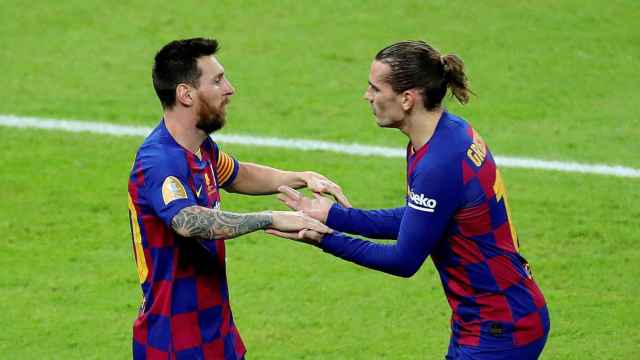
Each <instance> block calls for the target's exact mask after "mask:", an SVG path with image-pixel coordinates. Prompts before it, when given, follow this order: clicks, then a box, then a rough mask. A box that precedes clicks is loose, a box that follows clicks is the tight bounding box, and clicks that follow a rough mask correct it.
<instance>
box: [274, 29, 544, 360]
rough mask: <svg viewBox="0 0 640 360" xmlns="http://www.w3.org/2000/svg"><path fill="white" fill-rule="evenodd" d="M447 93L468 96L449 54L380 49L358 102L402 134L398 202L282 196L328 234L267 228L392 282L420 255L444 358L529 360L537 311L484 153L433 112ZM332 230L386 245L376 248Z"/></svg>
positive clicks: (412, 44) (539, 345)
mask: <svg viewBox="0 0 640 360" xmlns="http://www.w3.org/2000/svg"><path fill="white" fill-rule="evenodd" d="M448 90H451V93H452V95H453V96H455V97H456V99H458V100H459V101H460V102H461V103H466V102H467V100H468V97H469V92H470V90H469V89H468V83H467V77H466V74H465V73H464V67H463V62H462V60H461V59H460V58H459V57H458V56H456V55H452V54H449V55H441V54H440V53H439V52H437V51H436V50H435V49H434V48H433V47H431V46H430V45H428V44H427V43H425V42H422V41H406V42H400V43H396V44H393V45H391V46H388V47H386V48H384V49H382V50H381V51H380V52H379V53H378V54H377V56H376V57H375V59H374V61H373V63H372V65H371V71H370V74H369V86H368V88H367V91H366V93H365V99H366V100H367V101H368V102H369V104H370V105H371V109H372V111H373V113H374V115H375V117H376V121H377V123H378V125H379V126H380V127H385V128H397V129H399V130H400V131H402V132H403V133H404V134H405V135H407V137H408V138H409V144H408V146H407V197H406V200H405V201H406V203H405V206H402V207H399V208H395V209H382V210H360V209H351V208H344V207H342V206H340V205H338V204H332V202H331V201H330V200H329V199H326V198H324V197H321V196H319V195H316V198H315V199H309V198H305V197H303V196H302V195H301V194H300V193H298V192H297V191H295V190H293V189H290V188H282V192H283V193H282V195H280V197H281V199H282V200H283V201H284V202H285V203H287V205H289V206H290V207H292V208H293V209H296V210H303V211H304V212H305V213H306V214H309V215H311V216H313V217H315V218H316V219H319V220H321V221H323V222H326V224H327V225H328V226H329V227H330V228H332V229H334V230H335V231H331V233H329V234H320V233H317V232H315V231H313V230H308V231H307V230H304V231H302V232H300V233H295V234H294V233H289V234H287V233H286V232H281V231H278V230H268V232H270V233H272V234H275V235H279V236H283V237H288V238H291V239H298V240H300V239H301V240H303V241H305V242H310V243H315V244H316V245H318V246H319V247H321V248H322V249H323V250H324V251H325V252H327V253H330V254H333V255H335V256H338V257H341V258H343V259H346V260H349V261H352V262H355V263H357V264H359V265H362V266H365V267H368V268H371V269H376V270H380V271H384V272H386V273H389V274H393V275H397V276H402V277H410V276H412V275H413V274H414V273H415V272H416V271H418V269H419V268H420V267H421V266H422V264H423V262H424V261H425V259H426V258H427V257H428V256H429V255H431V258H432V260H433V263H434V264H435V266H436V269H437V270H438V272H439V274H440V279H441V281H442V285H443V287H444V291H445V295H446V296H447V300H448V301H449V305H450V306H451V309H452V312H453V314H452V318H451V331H452V334H451V342H450V345H449V349H448V352H447V355H446V359H450V360H454V359H455V360H462V359H465V360H470V359H482V360H498V359H501V360H510V359H518V360H528V359H537V358H538V356H539V355H540V353H541V352H542V349H543V347H544V345H545V343H546V339H547V335H548V333H549V314H548V312H547V305H546V302H545V299H544V297H543V295H542V293H541V292H540V289H539V288H538V285H537V284H536V282H535V281H534V280H533V277H532V276H531V273H530V271H529V266H528V264H527V262H526V260H525V259H524V258H523V257H522V256H521V255H520V252H519V245H518V239H517V237H516V232H515V229H514V226H513V224H512V222H511V214H510V211H509V205H508V204H507V193H506V189H505V185H504V182H503V181H502V177H501V176H500V172H499V171H498V168H497V167H496V164H495V161H494V159H493V156H492V154H491V152H490V151H489V148H488V147H487V144H486V143H485V142H484V141H483V139H482V138H481V137H480V135H479V134H478V133H477V132H476V131H475V130H474V129H473V128H472V127H471V125H469V123H467V122H466V121H465V120H463V119H462V118H460V117H458V116H456V115H454V114H451V113H449V112H448V111H446V109H444V108H443V106H442V100H443V98H444V96H445V94H446V93H447V91H448ZM341 232H346V233H351V234H357V235H362V236H366V237H370V238H380V239H392V240H397V241H396V243H395V244H391V245H387V244H377V243H374V242H370V241H365V240H360V239H356V238H352V237H350V236H348V235H345V234H343V233H341ZM423 357H424V356H423ZM429 358H432V357H429Z"/></svg>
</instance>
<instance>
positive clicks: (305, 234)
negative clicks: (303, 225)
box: [265, 229, 324, 246]
mask: <svg viewBox="0 0 640 360" xmlns="http://www.w3.org/2000/svg"><path fill="white" fill-rule="evenodd" d="M265 232H266V233H267V234H271V235H275V236H279V237H281V238H284V239H291V240H295V241H300V242H303V243H307V244H311V245H316V246H318V245H320V243H321V242H322V237H323V236H324V234H321V233H319V232H317V231H314V230H306V229H303V230H300V231H298V232H283V231H278V230H273V229H267V230H265Z"/></svg>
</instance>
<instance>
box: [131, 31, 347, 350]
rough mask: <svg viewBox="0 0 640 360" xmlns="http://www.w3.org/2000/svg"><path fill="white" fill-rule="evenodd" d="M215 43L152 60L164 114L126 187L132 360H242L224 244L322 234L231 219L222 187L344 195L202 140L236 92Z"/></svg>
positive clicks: (288, 221)
mask: <svg viewBox="0 0 640 360" xmlns="http://www.w3.org/2000/svg"><path fill="white" fill-rule="evenodd" d="M217 48H218V43H217V42H216V41H215V40H209V39H202V38H197V39H188V40H180V41H173V42H171V43H169V44H167V45H166V46H164V47H163V48H162V49H161V50H160V51H159V52H158V53H157V55H156V57H155V63H154V66H153V72H152V76H153V86H154V88H155V91H156V93H157V95H158V98H159V99H160V102H161V104H162V107H163V110H164V116H163V118H162V120H161V121H160V123H159V124H158V126H157V127H156V128H155V129H154V130H153V132H152V133H151V134H150V135H149V136H148V137H147V138H146V139H145V141H144V143H143V144H142V146H141V147H140V149H139V150H138V153H137V155H136V158H135V162H134V164H133V168H132V170H131V176H130V179H129V215H130V224H131V233H132V238H133V249H134V255H135V261H136V265H137V269H138V275H139V280H140V284H141V287H142V292H143V296H144V299H143V303H142V306H141V308H140V312H139V314H138V317H137V319H136V321H135V323H134V325H133V358H134V359H150V360H151V359H241V358H243V357H244V354H245V346H244V344H243V342H242V340H241V338H240V335H239V334H238V329H237V328H236V326H235V324H234V321H233V316H232V313H231V308H230V305H229V291H228V286H227V278H226V273H225V242H224V240H227V239H231V238H234V237H237V236H240V235H243V234H246V233H249V232H252V231H255V230H258V229H278V230H280V231H287V232H292V231H294V232H295V231H300V230H303V229H309V230H313V231H316V232H318V233H325V232H326V231H328V228H327V227H326V226H325V225H324V224H322V223H320V222H319V221H317V220H315V219H312V218H310V217H308V216H305V215H303V214H302V213H301V212H291V211H264V212H258V213H244V214H242V213H232V212H228V211H224V210H222V209H221V207H220V191H219V190H220V188H223V189H225V190H227V191H232V192H238V193H242V194H253V195H255V194H270V193H275V192H277V189H278V187H279V186H283V185H286V186H289V187H294V188H300V187H303V186H307V187H308V188H310V189H311V190H312V191H315V192H321V193H324V192H326V193H330V194H332V195H334V196H335V197H336V199H337V200H338V201H339V202H341V203H342V204H344V205H345V206H348V201H347V199H346V198H345V197H344V195H343V194H342V191H341V189H340V188H339V187H338V186H337V185H336V184H334V183H333V182H331V181H329V180H328V179H327V178H325V177H324V176H322V175H319V174H316V173H314V172H291V171H282V170H277V169H273V168H270V167H266V166H260V165H256V164H251V163H245V162H238V161H237V160H235V159H234V158H232V157H231V156H229V155H228V154H226V153H224V152H223V151H221V150H220V149H219V148H218V145H217V144H216V143H215V142H214V141H212V140H211V138H210V137H209V134H211V133H212V132H214V131H216V130H218V129H220V128H221V127H222V126H223V125H224V123H225V108H226V105H227V104H228V103H229V100H230V98H231V96H232V95H233V94H234V88H233V87H232V86H231V84H230V83H229V81H228V80H227V79H226V78H225V74H224V69H223V67H222V65H221V64H220V62H219V61H218V59H217V58H216V57H215V56H214V54H215V53H216V50H217Z"/></svg>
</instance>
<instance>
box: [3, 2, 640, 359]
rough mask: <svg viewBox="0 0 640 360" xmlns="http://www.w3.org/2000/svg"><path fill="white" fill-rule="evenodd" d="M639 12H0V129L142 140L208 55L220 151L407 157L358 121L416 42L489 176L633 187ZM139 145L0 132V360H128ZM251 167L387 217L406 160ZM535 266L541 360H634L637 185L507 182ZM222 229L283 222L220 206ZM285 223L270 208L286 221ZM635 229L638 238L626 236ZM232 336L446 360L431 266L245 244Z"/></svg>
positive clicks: (281, 347) (581, 7)
mask: <svg viewBox="0 0 640 360" xmlns="http://www.w3.org/2000/svg"><path fill="white" fill-rule="evenodd" d="M639 15H640V6H639V5H638V4H636V3H635V2H632V1H609V2H606V4H605V3H603V2H597V1H592V2H586V3H585V2H582V1H562V2H550V1H541V2H536V3H535V4H529V3H525V2H513V3H510V4H505V3H504V2H489V3H487V2H485V3H483V4H480V3H477V4H476V3H469V2H461V1H447V2H444V1H434V2H430V3H429V4H425V3H424V2H417V1H416V2H394V5H393V7H389V6H388V3H387V2H366V3H364V2H363V3H360V4H358V5H351V3H345V2H337V1H335V2H288V3H282V4H281V7H274V6H272V5H271V4H269V3H263V2H216V4H207V3H202V2H197V3H196V2H182V3H181V5H180V6H179V7H178V6H176V7H175V8H173V9H169V8H167V6H166V4H162V5H161V3H160V2H157V3H155V4H154V3H151V2H142V1H137V2H128V3H127V4H126V5H124V3H123V4H122V5H117V4H116V5H114V4H108V3H103V2H80V1H68V2H64V3H54V2H48V1H34V2H31V3H30V4H29V8H28V11H27V9H26V8H25V6H24V5H23V4H22V3H20V2H15V1H4V2H3V10H2V12H0V38H2V41H3V46H2V47H1V48H0V68H2V69H3V83H2V84H3V86H2V87H0V97H1V98H2V99H3V100H2V101H1V102H0V113H12V114H18V115H34V116H44V117H56V118H75V119H92V120H104V121H110V122H117V123H126V124H140V125H146V126H153V125H155V123H156V122H157V120H158V118H159V116H160V111H159V106H158V103H157V100H156V99H155V95H154V94H153V91H152V88H151V86H150V75H149V73H150V64H151V59H152V57H153V55H154V53H155V51H156V50H157V49H158V48H159V47H160V46H162V45H163V44H164V43H166V42H167V41H169V40H172V39H174V38H180V37H189V36H213V37H217V38H219V39H220V40H221V42H222V47H223V50H222V52H221V53H220V57H221V60H222V62H223V64H224V65H225V67H226V69H227V72H228V74H229V77H230V78H231V80H232V82H233V84H234V86H235V87H236V88H237V90H238V93H237V95H236V96H235V98H234V100H233V103H232V105H231V107H230V109H229V126H228V129H226V130H225V132H229V133H250V134H265V135H275V136H284V137H305V138H315V139H325V140H335V141H347V142H352V141H358V142H364V143H370V144H382V145H396V146H402V145H404V144H405V141H406V140H405V139H404V137H403V136H401V135H399V134H398V133H397V132H394V131H382V130H379V129H376V126H375V125H374V121H373V118H372V116H371V114H370V112H369V110H368V108H367V106H366V104H365V103H364V102H363V101H362V100H360V95H361V94H362V92H363V91H364V87H365V85H366V79H367V74H368V66H369V63H370V61H371V58H372V57H373V55H374V54H375V52H376V51H377V50H379V48H380V47H382V46H384V45H386V44H388V43H391V42H393V41H396V40H401V39H415V38H420V39H426V40H428V41H431V42H433V43H434V45H436V47H438V48H440V49H441V50H443V51H445V52H456V53H458V54H459V55H461V56H462V58H463V59H464V60H465V61H466V62H467V66H468V71H469V74H470V77H471V80H472V86H473V89H474V90H475V91H476V93H477V94H478V97H477V98H472V102H471V104H470V105H469V106H467V107H465V108H461V107H459V106H456V105H455V104H451V109H452V110H453V111H455V112H458V113H460V114H462V115H464V116H466V117H467V118H469V120H471V121H472V123H473V124H474V125H475V126H476V128H478V130H479V131H480V132H481V133H482V134H483V136H484V137H485V139H486V140H487V141H488V143H489V144H490V146H491V148H492V150H493V151H494V154H498V155H516V156H536V157H542V158H547V159H558V160H577V161H585V162H607V163H613V164H620V165H626V166H633V167H640V160H639V159H638V158H637V155H638V153H640V148H639V147H638V145H637V141H636V139H637V138H638V136H640V132H639V131H640V130H638V129H640V126H639V125H640V122H639V121H640V120H639V119H640V116H639V115H640V113H639V111H638V107H637V106H633V104H637V103H639V102H640V93H638V92H637V91H635V83H634V77H635V75H636V72H637V65H634V64H637V60H638V56H639V55H640V46H639V45H638V43H637V42H635V41H632V40H633V39H636V38H638V35H639V33H640V30H639V29H638V28H637V27H636V26H635V25H634V24H635V22H636V19H637V18H638V16H639ZM141 141H142V139H139V138H109V137H98V136H95V135H86V136H84V135H77V134H67V133H55V132H51V133H50V132H42V131H40V130H37V131H36V130H14V129H7V128H2V129H0V150H1V151H0V164H2V167H3V171H2V176H0V188H1V189H3V190H2V195H1V196H0V203H1V204H2V205H1V206H0V233H1V234H3V236H2V239H0V263H1V264H3V268H4V271H3V272H2V273H0V307H1V308H2V309H3V310H2V311H1V312H0V324H3V331H2V332H0V357H1V358H65V359H73V358H78V359H87V358H96V359H102V358H123V359H124V358H128V357H129V356H130V355H129V354H130V328H131V323H132V321H133V319H134V317H135V313H136V309H137V306H138V304H139V303H140V297H141V295H140V290H139V286H138V284H137V275H136V273H135V266H134V262H133V260H132V254H131V243H130V235H129V229H128V219H127V215H126V180H127V175H128V171H129V166H130V164H131V161H132V159H133V153H134V152H135V150H136V148H137V146H138V144H139V143H140V142H141ZM223 147H224V148H225V149H226V150H227V151H229V152H230V153H232V154H233V155H235V156H237V157H238V158H239V159H241V160H247V161H256V162H260V163H266V164H271V165H273V166H278V167H283V168H289V169H313V170H316V171H319V172H322V173H325V174H327V175H329V176H331V177H332V178H334V179H335V180H336V181H338V182H339V183H340V184H341V185H342V186H343V187H344V188H345V190H346V191H347V194H348V195H349V196H350V198H351V199H352V201H353V203H354V204H356V205H358V206H362V207H368V208H374V207H390V206H396V205H398V204H399V203H400V202H401V197H402V196H403V193H402V192H403V189H404V167H403V164H402V161H401V160H399V159H395V160H385V159H377V158H371V159H365V158H355V157H345V156H342V155H336V154H330V153H321V152H314V153H304V152H300V153H298V152H293V151H283V150H272V149H259V150H256V149H252V148H251V147H242V146H224V144H223ZM502 172H503V175H504V177H505V181H506V183H507V187H508V189H509V196H510V204H511V207H512V211H513V216H514V221H515V225H516V227H517V229H518V230H519V234H520V237H521V242H522V250H523V254H524V256H525V257H527V258H528V259H529V260H530V262H531V263H532V266H533V269H534V272H535V274H536V278H537V280H538V281H539V283H540V285H541V287H542V289H543V291H544V293H545V295H546V297H547V300H548V301H549V303H550V309H551V317H552V333H551V338H550V340H549V343H548V346H547V349H546V350H545V353H544V356H543V358H545V359H585V358H592V359H618V358H636V357H640V347H639V346H638V344H639V343H640V335H639V334H638V331H637V326H636V324H637V323H638V321H640V314H639V310H638V306H637V305H638V301H637V299H638V298H639V297H638V296H639V295H640V294H639V291H638V289H637V286H636V285H637V279H638V278H639V275H640V274H639V272H640V270H639V267H638V266H637V261H636V259H637V258H638V255H639V254H638V252H639V251H638V250H637V246H634V245H636V243H637V241H638V239H639V238H640V236H639V234H640V230H638V226H637V219H638V218H639V217H640V205H638V203H639V200H640V195H639V192H638V181H637V180H630V179H620V178H607V177H601V176H584V175H576V174H559V173H554V172H542V171H531V170H515V169H503V170H502ZM223 201H224V202H223V206H224V207H225V208H226V209H229V210H235V211H252V210H260V209H265V208H273V207H279V205H277V202H276V200H275V199H274V198H273V197H266V198H258V197H250V198H247V197H239V196H232V195H226V196H224V197H223ZM279 208H281V207H279ZM634 224H635V226H634ZM228 259H229V264H228V272H229V278H230V287H231V289H230V290H231V301H232V304H233V308H234V313H235V317H236V320H237V323H238V326H239V328H240V331H241V334H242V335H243V337H244V339H245V341H246V343H247V346H248V348H249V356H250V358H253V359H280V358H283V357H285V356H286V357H287V358H308V359H317V358H327V359H335V358H348V359H370V358H389V359H403V358H406V359H412V358H416V357H419V358H438V357H440V355H442V354H444V351H445V350H446V345H447V341H448V318H449V309H448V306H447V305H446V301H445V299H444V295H443V293H442V289H441V285H440V283H439V280H438V279H437V276H436V274H435V271H434V269H433V266H432V265H431V263H430V261H429V260H428V261H427V263H425V265H424V266H423V268H422V270H420V272H419V273H418V274H417V275H416V277H414V278H412V279H409V280H400V279H397V278H393V277H390V276H387V275H383V274H380V273H375V272H373V271H368V270H364V269H361V268H358V267H355V266H353V265H351V264H348V263H345V262H342V261H340V260H337V259H333V258H331V257H329V256H326V255H323V254H321V253H319V251H318V250H317V249H313V248H310V247H304V246H302V245H300V244H295V243H291V242H287V241H284V240H281V239H276V238H271V237H268V236H266V235H264V234H255V235H251V236H248V237H245V238H241V239H236V240H233V241H230V242H229V252H228Z"/></svg>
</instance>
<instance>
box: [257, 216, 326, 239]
mask: <svg viewBox="0 0 640 360" xmlns="http://www.w3.org/2000/svg"><path fill="white" fill-rule="evenodd" d="M268 228H269V229H273V230H278V231H281V232H286V233H290V232H299V231H301V230H313V231H315V232H317V233H319V234H328V233H331V232H333V230H331V229H330V228H329V227H327V226H326V225H325V224H323V223H321V222H320V221H318V220H316V219H314V218H311V217H309V216H307V215H305V214H303V213H302V211H272V212H271V225H269V227H268Z"/></svg>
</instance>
